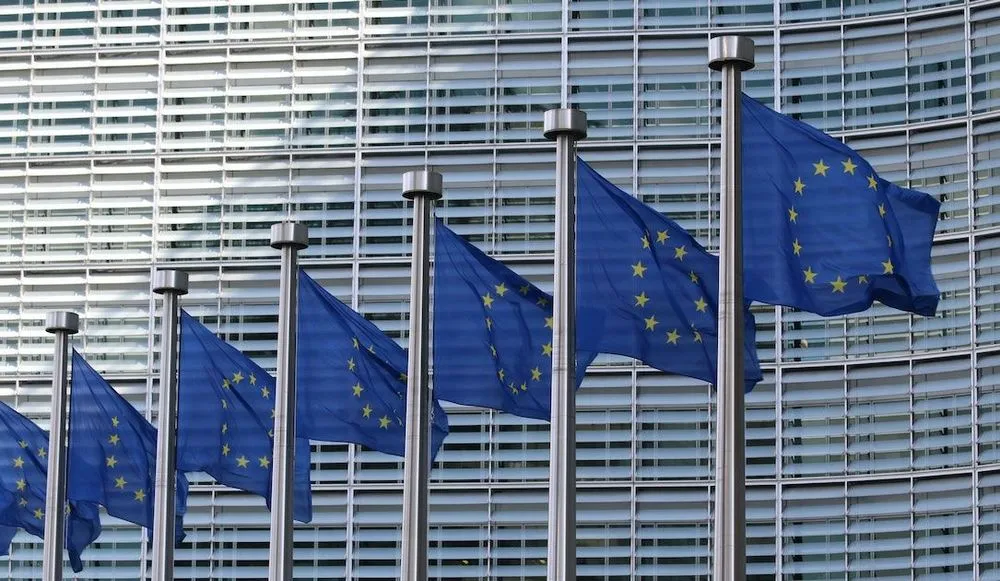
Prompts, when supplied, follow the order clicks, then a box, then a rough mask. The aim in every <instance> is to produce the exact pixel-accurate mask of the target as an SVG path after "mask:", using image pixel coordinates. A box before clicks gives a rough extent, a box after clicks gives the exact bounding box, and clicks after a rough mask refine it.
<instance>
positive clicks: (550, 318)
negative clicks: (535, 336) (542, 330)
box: [545, 317, 552, 329]
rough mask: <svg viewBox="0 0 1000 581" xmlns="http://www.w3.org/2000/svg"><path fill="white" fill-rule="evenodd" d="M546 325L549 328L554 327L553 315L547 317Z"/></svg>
mask: <svg viewBox="0 0 1000 581" xmlns="http://www.w3.org/2000/svg"><path fill="white" fill-rule="evenodd" d="M545 327H546V328H548V329H551V328H552V317H545Z"/></svg>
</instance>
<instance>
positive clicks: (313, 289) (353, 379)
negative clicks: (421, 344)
mask: <svg viewBox="0 0 1000 581" xmlns="http://www.w3.org/2000/svg"><path fill="white" fill-rule="evenodd" d="M298 327H299V343H298V363H297V365H298V385H299V389H298V394H297V395H298V408H299V409H298V420H297V421H298V424H297V425H298V426H299V427H300V429H301V433H302V435H303V436H308V437H309V438H312V439H314V440H323V441H326V442H353V443H355V444H362V445H364V446H367V447H368V448H371V449H373V450H378V451H379V452H384V453H386V454H392V455H394V456H402V455H403V451H404V440H405V435H406V427H405V421H406V370H407V357H406V351H405V350H404V349H403V348H402V347H400V346H399V345H397V344H396V342H395V341H393V340H392V339H390V338H389V337H388V336H387V335H386V334H385V333H383V332H382V331H381V330H379V328H378V327H376V326H375V325H374V324H372V323H371V322H369V321H367V320H366V319H365V318H364V317H362V316H361V315H360V314H358V313H356V312H355V311H354V310H353V309H351V308H350V307H348V306H347V305H345V304H344V303H342V302H340V301H339V300H337V299H336V297H334V296H333V295H331V294H330V293H328V292H327V291H326V289H324V288H323V287H322V286H320V285H319V284H318V283H317V282H316V281H315V280H313V279H312V278H310V277H309V275H307V274H306V273H305V271H304V270H299V316H298ZM446 435H448V417H447V416H446V415H445V413H444V410H442V409H441V406H440V405H438V403H437V401H436V400H435V401H434V405H433V407H431V454H432V456H436V455H437V452H438V449H440V447H441V444H442V442H443V441H444V437H445V436H446Z"/></svg>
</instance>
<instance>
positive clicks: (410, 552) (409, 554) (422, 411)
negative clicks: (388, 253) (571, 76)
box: [400, 171, 441, 581]
mask: <svg viewBox="0 0 1000 581" xmlns="http://www.w3.org/2000/svg"><path fill="white" fill-rule="evenodd" d="M403 197H404V198H406V199H408V200H413V258H412V260H413V262H412V266H411V268H410V352H409V362H408V364H407V381H406V384H407V385H406V449H405V454H406V457H405V458H404V461H403V549H402V571H401V572H402V575H401V576H400V579H401V580H402V581H426V580H427V481H428V478H429V476H430V465H431V454H430V445H431V442H430V436H429V434H430V408H431V392H430V386H429V385H428V384H429V381H430V380H429V377H428V364H427V363H428V351H429V350H428V346H429V337H430V333H429V327H430V307H429V300H428V299H429V294H430V292H429V289H430V264H431V263H430V256H429V253H430V242H431V230H430V223H431V210H432V209H433V206H434V202H435V201H436V200H439V199H441V174H439V173H437V172H433V171H409V172H406V173H405V174H403Z"/></svg>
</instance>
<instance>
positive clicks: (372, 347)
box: [368, 343, 375, 355]
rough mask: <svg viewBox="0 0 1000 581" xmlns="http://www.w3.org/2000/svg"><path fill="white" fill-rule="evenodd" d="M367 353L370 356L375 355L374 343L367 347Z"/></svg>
mask: <svg viewBox="0 0 1000 581" xmlns="http://www.w3.org/2000/svg"><path fill="white" fill-rule="evenodd" d="M368 352H369V353H371V354H372V355H374V354H375V344H374V343H372V344H371V345H369V346H368Z"/></svg>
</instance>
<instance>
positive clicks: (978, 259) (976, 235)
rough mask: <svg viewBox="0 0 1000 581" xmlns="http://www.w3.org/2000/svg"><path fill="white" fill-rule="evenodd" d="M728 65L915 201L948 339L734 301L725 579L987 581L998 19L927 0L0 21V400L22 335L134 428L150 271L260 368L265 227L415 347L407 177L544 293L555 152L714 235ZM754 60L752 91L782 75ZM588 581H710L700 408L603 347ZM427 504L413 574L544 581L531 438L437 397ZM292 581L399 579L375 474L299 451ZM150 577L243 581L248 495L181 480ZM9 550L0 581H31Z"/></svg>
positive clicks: (302, 6) (271, 277)
mask: <svg viewBox="0 0 1000 581" xmlns="http://www.w3.org/2000/svg"><path fill="white" fill-rule="evenodd" d="M736 32H739V33H742V34H748V35H750V36H751V37H753V39H754V41H755V42H756V45H757V67H756V68H755V69H754V70H753V71H751V72H749V73H747V74H746V75H745V77H744V78H745V86H746V91H747V92H748V93H750V94H751V95H752V96H754V97H756V98H758V99H761V100H763V101H764V102H766V103H768V104H770V105H772V106H773V107H775V108H777V109H780V110H781V111H783V112H786V113H790V114H793V115H796V116H798V117H800V118H801V119H803V120H806V121H807V122H809V123H811V124H813V125H815V126H817V127H819V128H821V129H823V130H825V131H828V132H832V133H833V134H835V135H838V136H843V138H844V139H845V141H846V142H847V143H849V144H850V145H851V146H852V147H854V148H856V149H857V150H859V151H860V152H861V153H862V155H864V156H865V157H866V158H867V159H869V160H870V161H871V162H872V163H873V165H874V166H875V167H876V168H877V169H878V171H879V172H880V174H881V175H882V176H883V177H885V178H887V179H890V180H892V181H895V182H897V183H901V184H906V185H909V186H910V187H913V188H916V189H920V190H923V191H925V192H928V193H930V194H932V195H934V196H936V197H938V198H939V199H940V200H941V201H942V202H943V204H942V214H941V217H940V222H939V228H938V234H937V238H938V239H937V242H936V244H935V247H934V270H935V274H936V277H937V280H938V283H939V285H940V288H941V291H942V300H941V304H940V308H939V315H938V316H937V317H935V318H920V317H913V316H910V315H908V314H903V313H899V312H895V311H893V310H891V309H887V308H885V307H881V306H876V307H875V308H873V309H871V310H869V311H867V312H865V313H862V314H859V315H856V316H850V317H838V318H831V319H822V318H819V317H815V316H812V315H808V314H804V313H800V312H794V311H790V310H782V309H774V308H771V307H766V306H758V307H755V311H756V313H757V323H758V330H757V339H758V342H759V343H758V349H759V353H760V356H761V360H762V362H764V364H765V367H766V374H765V375H766V377H765V380H764V381H763V382H762V383H761V384H760V385H759V386H758V387H757V388H756V389H755V390H754V392H753V393H752V394H750V395H749V396H748V399H747V461H748V468H747V474H748V477H749V478H750V482H749V485H748V492H747V497H748V498H747V507H748V513H747V522H748V526H747V534H748V550H747V553H748V561H749V573H750V575H749V578H750V579H752V580H756V581H763V580H770V579H775V578H778V579H782V580H820V579H829V580H835V579H858V580H861V579H876V578H877V579H908V580H909V579H919V580H928V581H929V580H934V581H941V580H952V579H954V580H968V579H974V578H978V579H983V580H990V579H994V580H995V579H1000V430H998V429H997V422H998V419H1000V347H998V346H1000V309H998V307H997V305H998V304H1000V292H996V291H998V290H1000V212H998V208H996V207H995V204H998V203H1000V202H998V201H997V200H1000V197H998V196H997V195H996V194H1000V2H998V1H993V0H990V1H982V0H980V1H971V2H961V1H948V0H906V1H904V0H811V1H801V2H792V1H788V0H774V1H763V0H711V1H706V0H660V1H657V2H654V1H647V0H637V1H636V2H628V1H622V0H604V1H589V0H581V1H572V0H566V1H564V2H537V1H527V0H464V1H462V2H458V1H455V2H449V1H445V0H440V1H438V0H430V1H429V0H364V1H363V2H361V3H359V2H357V1H340V0H326V1H315V2H308V1H303V2H289V1H287V0H285V1H273V0H228V1H222V0H163V1H161V2H156V1H150V0H136V1H130V2H117V1H101V2H92V1H82V2H77V1H61V2H43V1H32V0H0V399H2V400H3V401H5V402H7V403H9V404H12V405H14V406H15V407H16V408H17V409H18V410H20V411H21V412H22V413H25V414H27V415H29V416H30V417H32V418H34V419H36V420H37V421H39V422H40V423H41V424H42V425H46V424H47V421H48V418H47V410H48V402H49V396H48V393H49V383H48V382H49V379H48V376H47V375H46V374H47V373H48V372H49V369H50V363H49V358H50V357H51V355H50V353H51V342H50V339H49V337H48V336H47V335H46V334H45V333H44V331H43V325H42V318H43V316H44V313H45V312H46V311H49V310H53V309H72V310H75V311H77V312H79V313H80V314H81V333H80V335H78V336H76V337H75V338H74V345H75V346H77V347H78V348H79V349H81V350H82V352H83V353H84V354H85V356H86V357H87V358H88V359H89V360H90V361H91V362H92V363H93V364H94V366H95V367H96V368H97V369H98V370H99V371H101V372H103V373H104V374H105V375H106V376H107V377H108V378H109V379H110V380H111V381H112V383H113V384H114V385H115V386H116V387H117V388H118V389H119V390H120V391H121V392H122V393H123V394H125V395H126V396H127V397H128V398H129V399H130V401H132V402H133V403H134V404H135V405H136V406H138V407H139V408H140V409H141V410H144V411H145V412H146V413H150V412H149V410H151V409H153V408H155V405H154V404H155V401H156V380H155V371H156V369H157V367H158V362H157V361H156V355H155V349H154V344H155V336H154V334H153V330H154V316H153V315H152V314H151V312H152V311H153V309H154V308H158V305H159V303H158V301H156V300H154V298H153V295H152V294H151V292H150V283H149V278H150V274H151V272H152V270H153V269H154V268H155V267H157V266H160V267H163V266H172V267H177V268H184V269H186V270H187V271H189V272H190V273H191V286H192V289H191V293H190V294H189V295H188V296H186V297H184V299H183V301H182V304H183V306H184V308H186V309H187V310H189V311H190V312H192V313H193V314H195V315H197V316H199V317H202V318H203V320H204V321H205V322H206V323H207V324H208V325H209V326H210V327H212V328H214V329H217V330H218V331H219V332H220V333H222V334H223V335H224V336H225V337H226V339H227V340H229V341H230V342H232V343H234V344H235V345H237V346H238V347H240V348H241V349H243V350H245V351H247V352H248V353H249V354H251V355H252V356H254V357H255V358H256V359H257V361H258V362H260V363H261V364H262V365H264V366H265V367H269V368H271V369H273V367H274V363H275V352H274V349H275V343H276V317H275V313H276V310H277V306H276V304H277V254H276V252H275V251H273V250H272V249H271V248H270V247H269V246H268V240H269V227H270V225H271V224H272V223H273V222H275V221H277V220H278V219H280V218H284V217H285V216H291V217H292V218H294V219H297V220H302V221H305V222H307V223H308V225H309V228H310V233H311V235H312V239H311V246H310V247H309V248H308V250H306V251H304V252H303V253H302V262H303V264H304V265H305V266H306V267H307V268H308V269H309V271H310V273H311V274H312V275H313V276H314V277H315V278H316V279H317V280H319V281H320V282H322V283H323V284H325V285H326V286H327V288H329V289H330V290H331V291H333V292H334V293H335V294H336V295H337V296H339V297H340V298H342V299H344V300H345V301H347V302H348V303H350V304H352V305H353V306H354V307H355V308H357V309H358V310H360V311H361V312H363V313H365V314H366V315H367V316H368V317H369V318H371V319H373V320H374V321H376V322H377V324H378V325H379V326H380V327H381V328H382V329H384V330H385V331H387V332H388V333H390V334H391V335H393V336H394V337H397V338H399V339H400V340H403V339H404V338H405V337H404V335H405V333H406V328H407V321H406V317H407V315H406V312H407V301H408V270H409V259H408V257H407V250H408V245H409V239H408V238H407V232H408V227H407V217H408V216H409V212H408V211H407V210H406V209H405V208H404V206H403V204H402V200H401V197H400V174H401V173H402V172H404V171H406V170H409V169H413V168H415V167H423V166H424V165H425V164H427V165H429V166H431V167H433V168H435V169H437V170H438V171H440V172H442V173H443V174H444V178H445V189H446V192H445V200H444V202H443V205H442V207H441V208H440V209H439V214H440V215H441V216H444V217H446V218H447V220H448V222H449V224H450V225H451V226H452V227H453V228H454V229H456V230H458V231H459V232H461V233H462V234H465V235H468V236H470V237H471V239H472V240H474V241H475V242H476V243H477V244H479V245H481V247H483V248H484V249H486V250H487V251H489V252H491V253H492V254H494V255H496V256H498V257H500V258H501V259H503V260H504V261H505V262H507V263H509V264H511V265H512V266H513V267H514V268H515V269H516V270H518V271H519V272H520V273H522V274H524V275H525V276H527V277H528V278H530V279H531V280H532V281H533V282H536V283H537V284H539V285H540V286H541V287H543V288H551V261H552V255H551V252H552V230H553V198H552V190H553V187H554V174H553V147H552V145H551V143H549V142H546V141H545V140H544V139H543V138H542V131H541V121H542V112H543V111H544V110H546V109H548V108H551V107H553V106H557V105H559V104H560V103H563V102H565V103H568V104H569V105H570V106H573V107H579V108H581V109H584V110H586V111H587V113H588V115H589V118H590V138H589V139H588V140H587V141H586V142H584V143H583V144H582V145H581V152H582V155H583V156H584V157H585V158H586V159H587V160H588V161H589V162H591V163H592V164H593V165H594V166H595V167H596V168H597V169H598V170H599V171H601V172H602V173H603V174H604V175H606V176H607V177H608V178H609V179H611V180H612V181H614V182H616V183H617V184H619V185H620V186H622V187H623V188H625V189H626V190H628V191H630V192H633V193H636V194H637V195H638V196H639V197H640V198H642V199H643V200H644V201H646V202H647V203H650V204H652V205H654V206H656V207H657V208H658V209H660V210H662V211H664V212H667V213H669V215H670V216H671V217H673V218H675V219H677V220H678V221H679V222H680V223H681V224H682V225H683V226H684V227H686V228H688V229H689V230H691V231H692V232H693V233H694V234H695V235H697V236H698V238H699V239H700V240H701V241H702V242H703V243H704V244H706V245H707V246H708V247H710V248H716V246H717V241H718V212H717V207H716V200H717V196H718V165H719V159H718V145H717V136H718V121H717V115H718V110H719V103H718V94H719V84H718V77H717V76H715V75H711V74H710V72H709V70H708V68H707V66H706V61H707V44H708V38H709V37H710V36H711V35H714V34H718V33H736ZM776 63H780V64H778V65H777V66H776ZM578 402H579V413H578V422H579V427H578V430H579V436H578V437H579V444H578V452H577V455H578V475H579V478H580V485H579V504H578V518H579V532H578V534H579V538H580V549H579V558H580V565H579V577H580V579H581V580H583V579H586V580H598V579H602V580H603V579H607V580H625V579H642V580H652V579H684V580H690V579H695V580H702V581H705V580H707V579H709V578H710V576H711V573H710V572H711V567H710V564H711V563H710V561H711V530H712V524H711V515H712V492H713V483H712V480H713V474H714V473H713V460H712V459H713V455H714V452H713V445H712V438H713V431H714V409H713V396H712V391H711V389H710V388H709V386H707V385H704V384H701V383H698V382H695V381H692V380H689V379H686V378H682V377H676V376H670V375H665V374H662V373H659V372H653V371H652V370H650V369H648V368H644V367H641V366H636V365H635V364H634V363H633V362H631V361H630V360H626V359H623V358H618V357H602V358H601V359H600V360H599V361H598V364H597V365H596V366H595V367H594V368H592V369H591V372H590V373H588V376H587V379H586V384H585V387H584V389H583V390H582V391H581V393H580V395H579V400H578ZM448 409H449V414H450V417H451V425H452V434H451V435H450V436H449V438H448V439H447V441H446V443H445V447H444V449H443V451H442V452H441V454H440V455H439V456H438V462H437V464H436V465H435V468H434V471H433V474H432V479H433V484H432V490H433V492H432V495H431V511H432V513H431V527H432V529H431V531H430V539H431V547H430V559H431V564H430V565H431V566H430V574H431V575H432V576H433V578H435V579H453V580H459V579H462V580H466V579H487V578H490V579H494V578H495V579H504V580H515V579H544V576H545V561H544V559H545V534H546V533H545V529H546V525H545V522H546V517H547V513H546V492H547V475H548V468H547V465H548V432H547V426H546V425H545V424H544V423H540V422H536V421H531V420H522V419H520V418H516V417H512V416H509V415H502V414H495V413H491V412H486V411H480V410H474V409H459V408H456V407H454V406H453V407H451V408H448ZM312 462H313V482H314V488H315V493H314V505H315V520H314V522H313V523H312V524H310V525H300V526H298V527H297V528H296V531H295V551H296V552H295V567H296V578H297V579H338V578H345V577H347V578H351V579H366V580H374V579H394V578H396V577H397V575H398V567H399V563H398V554H399V535H400V526H399V523H400V519H401V503H402V493H401V479H402V472H401V469H400V468H401V466H400V462H398V461H397V459H396V458H392V457H388V456H385V455H382V454H379V453H375V452H371V451H368V450H364V449H361V448H360V447H356V446H347V445H338V444H316V445H314V452H313V455H312ZM193 481H194V482H195V483H196V485H195V488H194V490H195V492H194V493H193V494H192V495H191V498H190V512H189V514H188V518H187V525H188V529H189V535H188V542H187V543H185V545H184V547H183V548H181V549H179V550H178V551H177V559H178V563H177V571H176V573H177V579H191V580H196V579H197V580H200V579H261V578H264V577H265V576H266V569H267V563H266V561H267V536H268V532H267V527H268V517H267V513H266V511H265V509H264V506H263V501H262V500H261V499H259V498H257V497H253V496H250V495H246V494H242V493H238V492H236V491H233V490H229V489H224V488H221V487H217V486H214V485H212V483H211V481H210V480H209V479H208V478H204V477H203V478H198V477H194V478H193ZM105 524H106V528H105V532H104V535H103V536H102V537H101V539H100V541H99V542H98V543H97V544H96V545H95V546H94V547H93V548H92V549H90V551H89V552H88V553H87V554H86V556H87V558H88V559H89V561H88V563H87V569H86V570H85V572H84V573H83V574H82V575H81V576H80V577H79V578H80V579H111V578H116V579H135V578H137V577H138V576H139V575H140V568H141V567H142V564H143V562H144V561H145V560H147V559H148V557H149V551H148V548H147V545H146V544H145V542H144V540H143V537H144V535H143V534H142V533H141V532H140V531H139V529H138V528H136V527H134V526H131V525H126V524H123V523H121V522H118V521H115V520H114V519H107V520H106V523H105ZM40 559H41V545H40V543H38V542H35V540H34V539H33V538H31V537H27V536H25V535H23V534H22V535H20V536H19V537H18V538H17V540H16V542H15V543H14V545H13V547H12V553H11V556H10V558H9V559H3V560H0V577H4V576H5V575H6V576H7V577H9V578H11V579H37V578H38V577H39V576H40V572H41V564H40Z"/></svg>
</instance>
